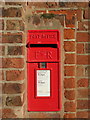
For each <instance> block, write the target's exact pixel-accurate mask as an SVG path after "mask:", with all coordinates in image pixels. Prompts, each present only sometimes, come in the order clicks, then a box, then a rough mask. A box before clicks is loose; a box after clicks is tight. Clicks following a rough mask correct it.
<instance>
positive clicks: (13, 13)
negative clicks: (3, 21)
mask: <svg viewBox="0 0 90 120" xmlns="http://www.w3.org/2000/svg"><path fill="white" fill-rule="evenodd" d="M21 16H22V10H21V8H13V7H10V8H7V9H5V8H2V17H21Z"/></svg>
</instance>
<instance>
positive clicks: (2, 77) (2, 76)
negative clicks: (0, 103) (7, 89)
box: [0, 70, 4, 81]
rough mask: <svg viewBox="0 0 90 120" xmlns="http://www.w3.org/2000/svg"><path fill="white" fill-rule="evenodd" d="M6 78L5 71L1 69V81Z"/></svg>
mask: <svg viewBox="0 0 90 120" xmlns="http://www.w3.org/2000/svg"><path fill="white" fill-rule="evenodd" d="M2 80H4V71H3V70H0V81H2Z"/></svg>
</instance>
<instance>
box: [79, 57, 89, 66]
mask: <svg viewBox="0 0 90 120" xmlns="http://www.w3.org/2000/svg"><path fill="white" fill-rule="evenodd" d="M77 64H80V65H82V64H83V65H88V64H90V63H89V55H77Z"/></svg>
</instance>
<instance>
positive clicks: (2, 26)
mask: <svg viewBox="0 0 90 120" xmlns="http://www.w3.org/2000/svg"><path fill="white" fill-rule="evenodd" d="M0 30H4V20H0Z"/></svg>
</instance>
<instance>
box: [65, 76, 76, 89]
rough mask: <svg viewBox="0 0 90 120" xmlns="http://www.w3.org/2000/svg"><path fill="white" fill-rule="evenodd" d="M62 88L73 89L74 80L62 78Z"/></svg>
mask: <svg viewBox="0 0 90 120" xmlns="http://www.w3.org/2000/svg"><path fill="white" fill-rule="evenodd" d="M64 88H75V79H74V78H64Z"/></svg>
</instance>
